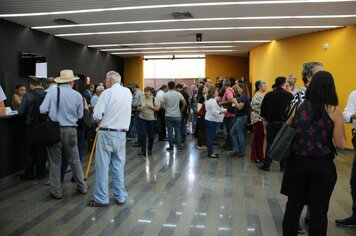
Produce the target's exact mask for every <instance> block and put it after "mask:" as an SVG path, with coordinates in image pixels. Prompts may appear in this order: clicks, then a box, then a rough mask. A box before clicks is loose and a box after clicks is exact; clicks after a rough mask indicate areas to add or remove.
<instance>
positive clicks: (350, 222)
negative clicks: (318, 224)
mask: <svg viewBox="0 0 356 236" xmlns="http://www.w3.org/2000/svg"><path fill="white" fill-rule="evenodd" d="M335 223H336V225H337V226H342V227H356V218H355V217H352V216H350V217H348V218H345V219H336V220H335Z"/></svg>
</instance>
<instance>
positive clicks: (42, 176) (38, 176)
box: [36, 174, 45, 179]
mask: <svg viewBox="0 0 356 236" xmlns="http://www.w3.org/2000/svg"><path fill="white" fill-rule="evenodd" d="M44 178H45V175H40V174H39V175H36V179H44Z"/></svg>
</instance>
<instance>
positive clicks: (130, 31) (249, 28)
mask: <svg viewBox="0 0 356 236" xmlns="http://www.w3.org/2000/svg"><path fill="white" fill-rule="evenodd" d="M337 27H342V26H337V25H301V26H248V27H214V28H185V29H184V28H182V29H153V30H125V31H107V32H88V33H70V34H56V35H55V36H57V37H73V36H90V35H105V34H135V33H159V32H180V31H213V30H252V29H254V30H257V29H264V30H266V29H330V28H337Z"/></svg>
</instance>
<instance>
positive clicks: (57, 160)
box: [40, 70, 88, 200]
mask: <svg viewBox="0 0 356 236" xmlns="http://www.w3.org/2000/svg"><path fill="white" fill-rule="evenodd" d="M78 79H79V78H78V77H75V76H74V74H73V71H72V70H62V71H61V72H60V76H59V77H57V78H55V80H54V81H55V82H56V83H57V84H58V86H59V90H57V89H49V90H48V91H47V94H46V97H45V99H44V100H43V103H42V104H41V106H40V112H41V113H48V115H49V117H50V118H51V120H53V121H57V122H59V125H60V131H61V132H60V133H61V137H60V141H59V142H58V143H56V144H53V145H50V146H48V149H47V150H48V158H49V162H50V169H49V181H50V189H51V191H50V196H51V197H52V198H53V199H57V200H58V199H62V198H63V195H62V193H63V189H62V186H61V163H62V152H63V154H64V156H65V157H67V159H68V162H69V164H70V166H71V169H72V172H73V177H74V180H75V182H76V183H77V190H78V192H79V193H82V194H85V193H86V192H87V189H88V187H87V185H86V183H85V182H84V174H83V169H82V165H81V163H80V160H79V153H78V147H77V129H76V123H77V121H78V119H80V118H81V117H82V116H83V100H82V95H80V93H78V92H77V91H75V90H73V89H72V87H73V85H74V81H75V80H78ZM58 91H59V107H58V110H57V93H58Z"/></svg>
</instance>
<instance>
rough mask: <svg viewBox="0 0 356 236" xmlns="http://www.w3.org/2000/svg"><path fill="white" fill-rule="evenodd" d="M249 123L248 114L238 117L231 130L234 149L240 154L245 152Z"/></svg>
mask: <svg viewBox="0 0 356 236" xmlns="http://www.w3.org/2000/svg"><path fill="white" fill-rule="evenodd" d="M246 123H247V116H240V117H236V121H235V124H234V126H232V129H231V131H230V135H231V140H232V144H233V150H234V151H235V152H238V153H240V154H242V155H243V154H244V153H245V148H246V138H245V127H246Z"/></svg>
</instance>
